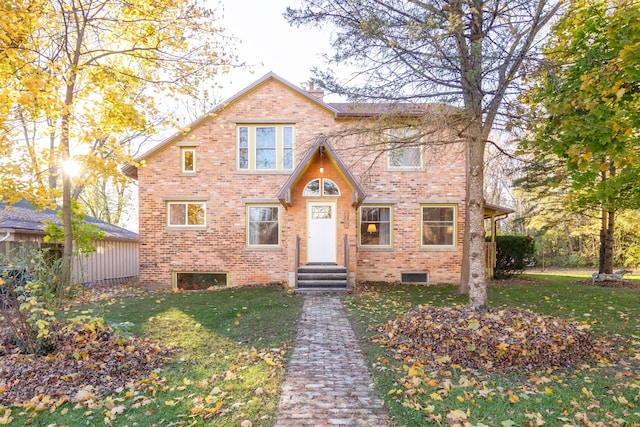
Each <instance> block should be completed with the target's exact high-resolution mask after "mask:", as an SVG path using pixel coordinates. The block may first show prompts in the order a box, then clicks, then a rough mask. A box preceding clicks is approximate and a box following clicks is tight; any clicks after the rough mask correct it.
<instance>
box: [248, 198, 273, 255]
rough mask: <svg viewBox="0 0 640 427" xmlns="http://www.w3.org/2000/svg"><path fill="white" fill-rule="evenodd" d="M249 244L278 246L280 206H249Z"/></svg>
mask: <svg viewBox="0 0 640 427" xmlns="http://www.w3.org/2000/svg"><path fill="white" fill-rule="evenodd" d="M247 219H248V221H247V222H248V227H247V230H248V231H247V244H248V246H278V245H279V244H280V208H279V207H278V206H247Z"/></svg>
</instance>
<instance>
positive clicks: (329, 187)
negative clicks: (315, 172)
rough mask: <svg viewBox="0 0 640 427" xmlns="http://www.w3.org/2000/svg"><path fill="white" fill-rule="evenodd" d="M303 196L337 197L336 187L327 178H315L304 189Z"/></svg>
mask: <svg viewBox="0 0 640 427" xmlns="http://www.w3.org/2000/svg"><path fill="white" fill-rule="evenodd" d="M302 195H303V196H339V195H340V189H339V188H338V185H337V184H336V183H335V182H333V181H331V180H330V179H329V178H317V179H314V180H312V181H309V183H308V184H307V185H306V186H305V187H304V191H303V192H302Z"/></svg>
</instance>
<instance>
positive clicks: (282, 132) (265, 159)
mask: <svg viewBox="0 0 640 427" xmlns="http://www.w3.org/2000/svg"><path fill="white" fill-rule="evenodd" d="M237 135H238V152H237V154H238V169H239V170H246V171H281V170H291V169H293V163H294V158H293V151H294V150H293V147H294V131H293V126H289V125H266V124H265V125H262V124H256V125H254V124H251V125H249V124H247V125H244V124H243V125H239V126H238V128H237Z"/></svg>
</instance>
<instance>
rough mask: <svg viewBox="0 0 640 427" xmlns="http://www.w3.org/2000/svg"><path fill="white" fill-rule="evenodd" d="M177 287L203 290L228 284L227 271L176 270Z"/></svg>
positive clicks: (187, 289)
mask: <svg viewBox="0 0 640 427" xmlns="http://www.w3.org/2000/svg"><path fill="white" fill-rule="evenodd" d="M174 280H175V282H174V283H175V284H176V288H178V289H181V290H184V291H201V290H205V289H209V288H221V287H225V286H227V273H201V272H180V273H178V272H176V273H174Z"/></svg>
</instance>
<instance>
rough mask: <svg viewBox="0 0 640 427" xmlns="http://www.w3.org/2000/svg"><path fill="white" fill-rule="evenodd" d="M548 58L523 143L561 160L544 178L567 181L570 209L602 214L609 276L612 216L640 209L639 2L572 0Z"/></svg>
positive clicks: (602, 268) (603, 261)
mask: <svg viewBox="0 0 640 427" xmlns="http://www.w3.org/2000/svg"><path fill="white" fill-rule="evenodd" d="M545 54H546V61H545V63H544V66H543V67H542V68H541V69H540V72H539V73H538V74H537V75H536V77H535V82H536V84H535V86H534V87H533V89H532V90H531V91H530V92H529V93H528V94H527V96H526V97H525V100H526V101H527V102H528V103H529V104H530V106H531V113H530V117H529V121H528V123H529V130H530V132H531V137H530V138H529V139H527V140H525V142H524V143H523V144H522V145H523V148H524V149H525V150H526V151H528V152H529V153H531V154H532V155H533V156H534V160H535V161H537V162H544V161H546V160H545V159H549V158H550V157H553V156H555V157H557V158H558V159H560V160H561V161H562V167H561V168H559V169H556V170H555V171H554V172H553V173H551V174H550V175H549V176H548V177H547V178H546V179H547V180H548V179H549V178H551V181H556V183H557V182H558V181H566V182H567V185H568V191H567V193H566V198H567V202H569V205H570V206H572V207H573V209H594V208H595V209H598V208H599V209H601V212H602V215H601V232H600V255H599V272H600V273H611V272H612V269H613V260H614V253H613V249H614V245H613V243H614V224H615V216H616V213H617V212H618V211H620V210H624V209H633V208H636V209H637V208H638V207H640V182H639V181H638V176H639V174H640V147H639V146H638V137H639V136H640V4H639V3H638V2H636V1H627V0H597V1H594V0H588V1H587V0H573V1H572V2H571V3H570V7H569V9H568V11H567V13H566V14H565V15H564V16H563V17H562V19H560V20H559V22H558V23H557V24H556V25H555V26H554V28H553V37H552V39H551V40H550V42H549V44H548V46H547V47H546V50H545ZM552 184H553V182H552Z"/></svg>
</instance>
